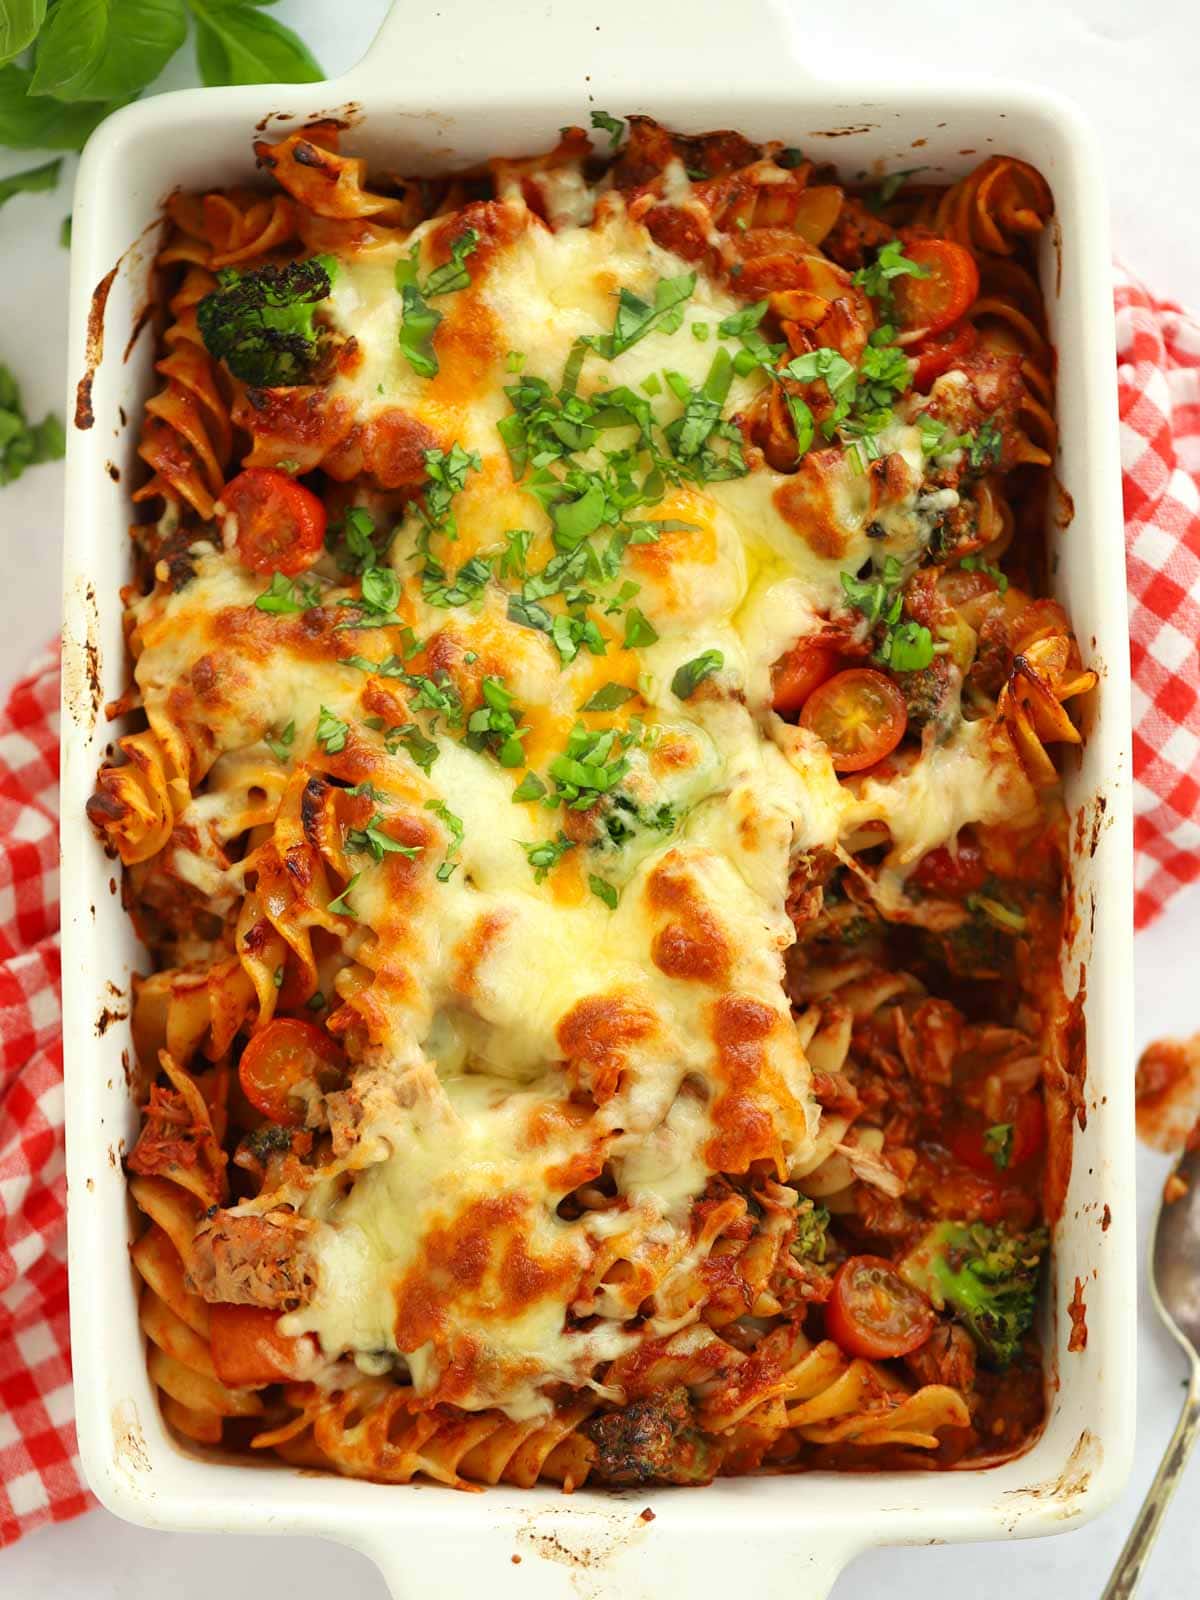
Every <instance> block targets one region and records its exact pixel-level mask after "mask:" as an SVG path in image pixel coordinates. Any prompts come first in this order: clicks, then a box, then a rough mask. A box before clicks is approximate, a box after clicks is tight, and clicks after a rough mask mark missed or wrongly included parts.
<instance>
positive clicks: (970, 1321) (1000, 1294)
mask: <svg viewBox="0 0 1200 1600" xmlns="http://www.w3.org/2000/svg"><path fill="white" fill-rule="evenodd" d="M1048 1242H1049V1240H1048V1236H1047V1233H1046V1230H1045V1228H1035V1229H1033V1230H1031V1231H1030V1232H1029V1233H1010V1232H1009V1231H1008V1230H1007V1229H1005V1228H1001V1227H991V1226H989V1225H988V1224H987V1223H983V1222H939V1223H937V1224H936V1225H935V1226H934V1227H932V1228H930V1229H929V1231H928V1232H927V1233H926V1234H925V1236H924V1238H923V1239H921V1241H920V1243H919V1244H917V1245H916V1246H915V1247H914V1248H913V1249H912V1250H910V1251H909V1253H908V1255H906V1256H905V1257H904V1259H903V1260H902V1261H901V1263H900V1274H901V1276H902V1277H903V1278H904V1279H905V1281H906V1282H908V1283H910V1284H912V1286H913V1287H914V1288H916V1289H920V1290H921V1291H922V1293H924V1294H927V1295H928V1296H929V1298H930V1300H931V1301H932V1302H933V1304H934V1305H935V1306H936V1307H937V1309H938V1310H939V1311H940V1310H944V1309H947V1308H948V1309H949V1310H950V1311H951V1312H952V1313H953V1315H954V1316H955V1317H956V1318H957V1319H958V1321H959V1322H961V1323H962V1325H963V1327H964V1328H966V1330H967V1332H968V1333H969V1334H970V1335H971V1337H972V1338H973V1339H974V1340H975V1343H976V1344H977V1345H978V1346H979V1352H980V1355H981V1356H982V1358H983V1359H984V1360H985V1361H987V1362H988V1363H989V1364H990V1365H991V1366H995V1367H1007V1366H1010V1365H1011V1364H1012V1362H1013V1361H1015V1360H1016V1358H1017V1357H1018V1356H1019V1355H1020V1353H1021V1341H1022V1340H1023V1338H1024V1337H1025V1335H1026V1334H1027V1333H1028V1332H1029V1330H1030V1328H1031V1327H1032V1326H1033V1317H1034V1310H1035V1307H1036V1304H1037V1282H1038V1268H1039V1266H1040V1265H1041V1260H1042V1256H1043V1255H1044V1254H1045V1251H1046V1247H1047V1244H1048Z"/></svg>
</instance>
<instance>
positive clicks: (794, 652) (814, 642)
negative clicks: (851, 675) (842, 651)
mask: <svg viewBox="0 0 1200 1600" xmlns="http://www.w3.org/2000/svg"><path fill="white" fill-rule="evenodd" d="M836 660H837V651H836V650H833V649H831V648H830V646H829V645H827V644H822V643H821V642H820V640H819V639H797V640H796V643H795V644H794V645H793V646H792V648H791V649H790V650H788V651H786V652H785V654H783V655H781V656H780V658H779V660H778V661H777V662H776V663H775V665H774V666H773V667H772V668H771V689H772V699H771V704H772V705H773V706H774V707H775V709H776V711H778V713H779V715H780V716H781V717H790V716H794V715H795V714H796V712H797V711H799V710H800V707H801V706H802V705H803V704H804V702H805V701H806V700H807V699H808V697H809V695H810V694H811V693H812V692H813V690H814V689H815V688H816V687H817V685H818V684H820V683H824V682H825V679H826V678H827V677H828V676H829V674H830V673H831V672H832V671H833V665H834V662H835V661H836Z"/></svg>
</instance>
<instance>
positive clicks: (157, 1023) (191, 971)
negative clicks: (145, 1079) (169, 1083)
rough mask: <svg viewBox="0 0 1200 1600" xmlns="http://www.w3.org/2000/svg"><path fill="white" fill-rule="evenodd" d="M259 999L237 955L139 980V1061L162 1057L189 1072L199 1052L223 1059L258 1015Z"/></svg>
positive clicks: (136, 1022) (134, 1029)
mask: <svg viewBox="0 0 1200 1600" xmlns="http://www.w3.org/2000/svg"><path fill="white" fill-rule="evenodd" d="M256 998H257V996H256V991H255V986H254V984H253V982H252V981H251V979H250V977H249V976H248V974H247V973H246V972H245V971H244V970H243V967H242V963H241V962H240V961H239V960H238V958H237V957H236V956H229V957H227V958H226V959H224V960H222V961H215V962H208V963H203V964H199V965H197V966H194V967H182V968H181V967H166V968H163V969H162V970H161V971H159V972H152V973H151V974H150V976H149V977H148V978H135V979H134V988H133V1015H132V1018H131V1028H132V1032H133V1042H134V1048H135V1050H136V1051H137V1055H138V1058H139V1060H142V1061H156V1060H158V1059H159V1054H160V1052H165V1053H166V1054H167V1055H168V1056H169V1057H170V1059H171V1060H172V1061H175V1062H178V1063H180V1065H181V1066H183V1067H187V1066H189V1065H190V1063H191V1061H192V1060H193V1058H194V1057H195V1056H196V1055H197V1054H198V1053H199V1054H201V1055H204V1056H206V1057H207V1058H208V1059H209V1060H210V1061H220V1060H222V1059H223V1058H224V1057H225V1056H227V1055H228V1054H229V1050H230V1047H231V1045H232V1044H233V1040H234V1036H235V1035H236V1034H237V1033H238V1031H239V1030H240V1029H243V1028H245V1026H246V1024H247V1021H248V1019H249V1018H250V1017H251V1016H253V1014H254V1006H255V1001H256Z"/></svg>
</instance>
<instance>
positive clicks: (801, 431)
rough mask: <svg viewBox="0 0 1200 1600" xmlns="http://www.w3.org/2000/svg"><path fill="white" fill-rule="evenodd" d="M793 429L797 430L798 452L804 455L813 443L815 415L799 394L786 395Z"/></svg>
mask: <svg viewBox="0 0 1200 1600" xmlns="http://www.w3.org/2000/svg"><path fill="white" fill-rule="evenodd" d="M784 398H785V399H786V401H787V408H788V411H789V412H790V413H791V418H792V427H793V428H794V429H795V430H796V451H797V453H798V454H799V455H804V454H805V452H806V451H807V450H808V449H809V448H810V446H811V445H812V442H813V414H812V412H811V411H810V410H809V408H808V407H807V406H806V405H805V403H804V401H803V400H801V398H800V396H799V395H798V394H789V395H785V396H784Z"/></svg>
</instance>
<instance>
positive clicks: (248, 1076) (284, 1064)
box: [238, 1017, 342, 1128]
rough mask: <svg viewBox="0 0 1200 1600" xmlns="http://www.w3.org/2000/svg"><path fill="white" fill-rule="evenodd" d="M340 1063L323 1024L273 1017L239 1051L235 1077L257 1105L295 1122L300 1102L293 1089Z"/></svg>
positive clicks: (323, 1078)
mask: <svg viewBox="0 0 1200 1600" xmlns="http://www.w3.org/2000/svg"><path fill="white" fill-rule="evenodd" d="M341 1067H342V1054H341V1051H340V1050H339V1049H338V1047H337V1045H336V1044H335V1043H334V1042H333V1040H332V1039H331V1038H330V1037H329V1035H328V1034H327V1033H326V1032H325V1030H324V1029H323V1028H319V1027H318V1026H317V1024H316V1023H315V1022H300V1021H299V1020H298V1019H297V1018H295V1017H276V1018H275V1019H274V1021H272V1022H268V1023H267V1025H266V1027H265V1028H264V1029H263V1030H262V1032H261V1033H256V1034H255V1035H254V1037H253V1038H252V1039H251V1041H250V1043H249V1044H248V1045H247V1046H246V1048H245V1050H243V1051H242V1059H241V1061H240V1062H239V1063H238V1080H239V1081H240V1083H241V1085H242V1091H243V1093H244V1094H245V1096H246V1099H247V1100H249V1102H250V1104H251V1105H252V1106H253V1107H254V1108H255V1110H256V1111H261V1112H262V1114H263V1116H264V1117H267V1118H269V1119H270V1121H272V1122H280V1123H282V1124H283V1125H284V1127H287V1128H295V1127H299V1126H300V1124H301V1123H302V1122H303V1121H304V1108H303V1106H302V1105H301V1104H300V1102H299V1101H298V1100H296V1099H294V1098H293V1091H294V1090H295V1089H296V1088H298V1086H299V1085H300V1084H302V1083H304V1082H306V1081H309V1080H315V1081H320V1082H327V1081H329V1080H330V1079H331V1078H332V1077H333V1076H335V1075H336V1074H337V1073H338V1072H339V1071H340V1070H341Z"/></svg>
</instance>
